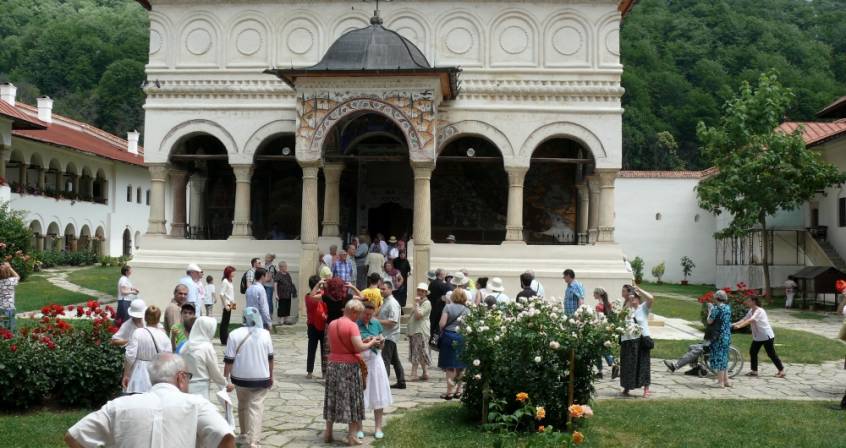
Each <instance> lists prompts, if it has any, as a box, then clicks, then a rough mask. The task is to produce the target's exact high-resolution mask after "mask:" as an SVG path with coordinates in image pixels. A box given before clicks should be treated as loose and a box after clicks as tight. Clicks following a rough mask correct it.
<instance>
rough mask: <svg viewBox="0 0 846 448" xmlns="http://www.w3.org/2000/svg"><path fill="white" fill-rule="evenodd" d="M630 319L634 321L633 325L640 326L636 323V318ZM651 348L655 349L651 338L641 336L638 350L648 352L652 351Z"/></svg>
mask: <svg viewBox="0 0 846 448" xmlns="http://www.w3.org/2000/svg"><path fill="white" fill-rule="evenodd" d="M632 319H633V320H634V322H635V324H637V325H640V324H638V322H637V318H635V317H632ZM653 348H655V340H654V339H652V337H651V336H641V337H640V349H641V350H647V351H649V350H652V349H653Z"/></svg>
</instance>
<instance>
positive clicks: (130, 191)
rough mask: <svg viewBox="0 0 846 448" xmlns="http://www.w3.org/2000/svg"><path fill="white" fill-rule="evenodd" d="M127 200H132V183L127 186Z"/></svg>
mask: <svg viewBox="0 0 846 448" xmlns="http://www.w3.org/2000/svg"><path fill="white" fill-rule="evenodd" d="M126 202H132V185H127V186H126Z"/></svg>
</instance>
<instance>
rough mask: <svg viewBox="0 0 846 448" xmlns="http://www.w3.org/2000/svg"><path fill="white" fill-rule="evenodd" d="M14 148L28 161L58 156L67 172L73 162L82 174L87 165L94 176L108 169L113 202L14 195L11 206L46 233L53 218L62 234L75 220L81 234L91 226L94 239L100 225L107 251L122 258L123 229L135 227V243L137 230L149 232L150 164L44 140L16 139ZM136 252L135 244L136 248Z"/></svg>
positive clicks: (76, 228) (110, 199) (108, 253)
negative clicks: (131, 162)
mask: <svg viewBox="0 0 846 448" xmlns="http://www.w3.org/2000/svg"><path fill="white" fill-rule="evenodd" d="M12 147H13V148H14V151H16V152H20V153H21V155H22V156H23V160H24V161H25V162H27V163H29V162H30V161H32V160H33V157H34V156H36V157H39V158H40V159H41V160H42V161H43V163H44V165H45V166H50V162H51V161H52V160H55V161H57V162H58V163H59V165H60V166H61V168H62V170H63V171H64V170H66V169H67V167H68V166H69V165H71V164H72V165H73V166H74V167H75V168H76V171H77V173H79V174H81V173H82V172H83V169H85V170H87V171H89V172H90V173H91V174H92V175H96V173H97V172H98V171H100V170H102V171H103V173H104V175H105V178H106V180H107V181H108V201H107V203H106V204H97V203H92V202H86V201H70V200H67V199H54V198H49V197H45V196H32V195H20V194H17V193H12V194H11V198H10V199H11V200H10V202H9V204H10V206H11V207H12V208H13V209H16V210H23V211H25V212H26V221H27V224H29V223H31V222H32V221H38V222H39V223H40V224H41V229H42V232H43V233H46V232H47V228H48V226H49V225H50V223H51V222H55V223H56V224H58V226H59V233H60V234H62V235H63V234H64V231H65V228H66V227H67V225H68V224H69V223H70V224H73V227H74V229H75V236H76V237H79V236H80V233H81V231H82V227H83V226H85V225H88V227H89V229H90V234H91V236H92V237H93V236H94V235H95V233H96V231H97V228H98V227H102V228H103V231H104V233H105V237H106V243H105V246H104V247H103V251H104V254H107V255H113V256H119V255H121V254H122V251H123V230H124V229H126V228H129V229H130V234H131V235H132V236H133V246H134V245H135V241H134V239H135V233H136V232H140V234H144V233H146V231H147V222H148V219H149V209H150V207H149V206H147V202H146V192H147V190H149V189H150V175H149V172H148V171H147V169H146V168H145V167H142V166H137V165H129V164H126V163H121V162H115V161H112V160H109V159H106V158H103V157H98V156H95V155H93V154H87V153H83V152H80V151H76V150H72V149H63V148H59V147H56V146H52V145H47V144H44V143H40V142H36V141H32V140H28V139H23V138H18V137H13V138H12ZM128 185H132V202H131V203H128V202H127V201H126V187H127V186H128ZM138 187H140V188H141V203H140V204H139V203H137V201H136V200H137V197H136V189H137V188H138ZM133 251H134V247H133Z"/></svg>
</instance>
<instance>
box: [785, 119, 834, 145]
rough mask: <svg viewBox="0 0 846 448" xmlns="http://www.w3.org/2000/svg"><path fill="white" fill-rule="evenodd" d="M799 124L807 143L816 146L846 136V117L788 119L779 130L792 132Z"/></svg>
mask: <svg viewBox="0 0 846 448" xmlns="http://www.w3.org/2000/svg"><path fill="white" fill-rule="evenodd" d="M799 126H802V127H803V129H802V139H803V140H805V145H807V146H815V145H819V144H822V143H825V142H827V141H829V140H831V139H833V138H838V137H840V136H846V119H843V120H837V121H828V122H825V121H786V122H784V123H782V124H781V125H780V126H779V127H778V130H781V131H784V132H788V133H792V132H794V131H795V130H796V129H797V128H798V127H799Z"/></svg>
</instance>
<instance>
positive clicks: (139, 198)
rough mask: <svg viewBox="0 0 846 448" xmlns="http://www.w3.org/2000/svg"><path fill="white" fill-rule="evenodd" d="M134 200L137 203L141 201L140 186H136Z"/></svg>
mask: <svg viewBox="0 0 846 448" xmlns="http://www.w3.org/2000/svg"><path fill="white" fill-rule="evenodd" d="M135 202H137V203H139V204H140V203H141V187H138V189H137V190H136V191H135Z"/></svg>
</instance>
